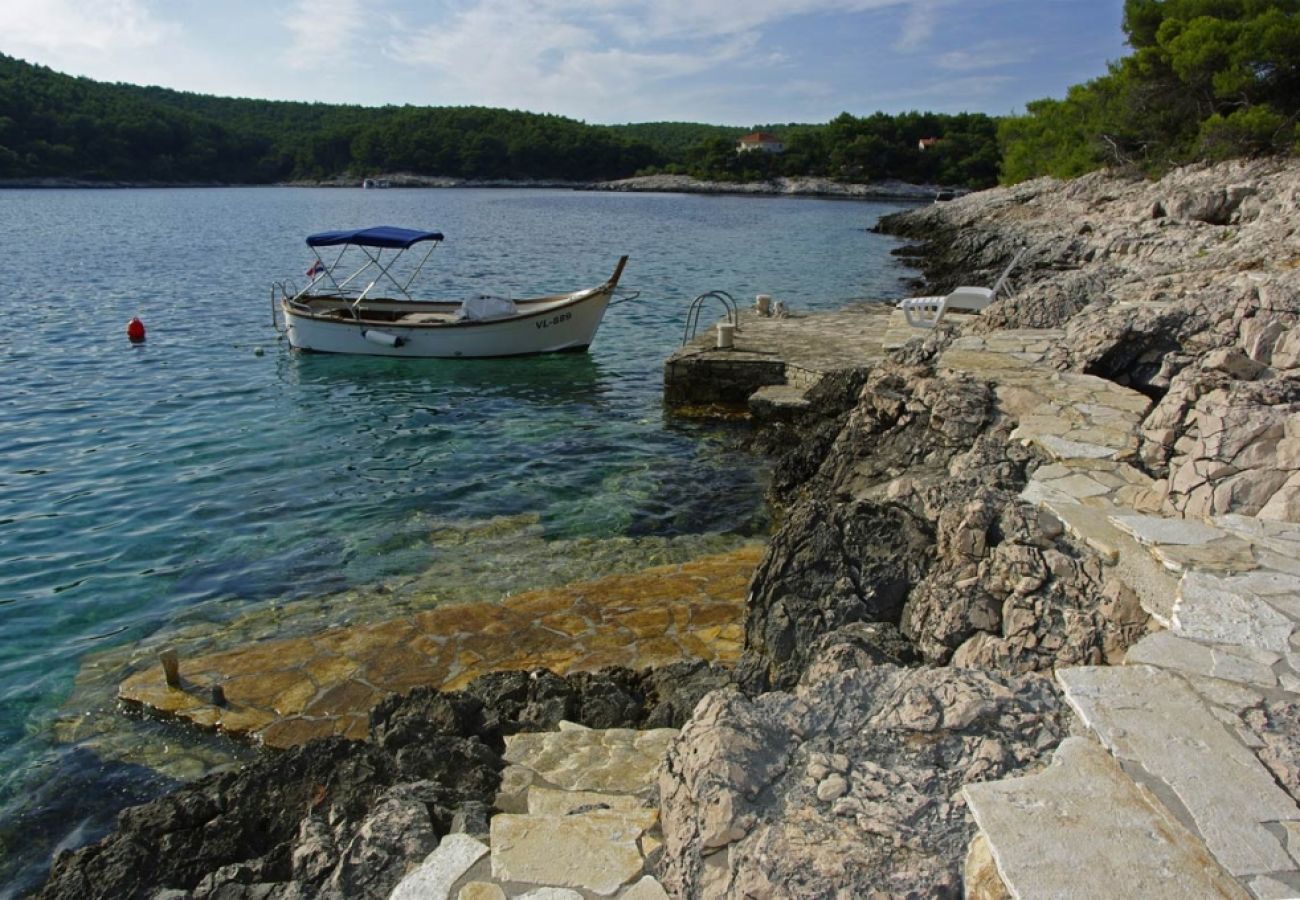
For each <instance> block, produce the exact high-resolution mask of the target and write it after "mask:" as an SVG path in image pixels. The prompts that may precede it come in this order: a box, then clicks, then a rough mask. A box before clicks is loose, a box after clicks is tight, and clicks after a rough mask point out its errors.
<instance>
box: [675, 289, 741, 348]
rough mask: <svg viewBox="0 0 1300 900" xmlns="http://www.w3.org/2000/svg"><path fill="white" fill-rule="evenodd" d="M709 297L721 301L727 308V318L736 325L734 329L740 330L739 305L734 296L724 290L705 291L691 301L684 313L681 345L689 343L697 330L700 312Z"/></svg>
mask: <svg viewBox="0 0 1300 900" xmlns="http://www.w3.org/2000/svg"><path fill="white" fill-rule="evenodd" d="M710 298H712V299H714V300H720V301H722V305H723V307H725V308H726V310H727V318H728V319H729V320H730V321H731V324H732V325H734V326H736V330H737V331H740V306H739V305H738V304H737V303H736V298H735V297H733V296H731V295H730V294H728V293H727V292H726V291H707V292H706V293H703V294H700V295H699V296H698V297H696V298H695V299H694V300H692V301H691V308H690V311H689V312H687V313H686V331H685V332H684V333H683V335H682V346H685V345H686V344H688V343H690V341H691V338H693V337H695V333H696V332H697V331H699V328H700V312H701V311H702V310H703V309H704V303H705V301H707V300H709V299H710Z"/></svg>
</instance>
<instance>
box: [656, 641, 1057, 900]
mask: <svg viewBox="0 0 1300 900" xmlns="http://www.w3.org/2000/svg"><path fill="white" fill-rule="evenodd" d="M1065 722H1066V718H1065V716H1063V715H1062V710H1061V708H1060V705H1059V701H1058V698H1057V696H1056V694H1055V692H1054V690H1053V688H1052V685H1051V682H1050V680H1049V679H1048V678H1046V677H1045V676H1042V675H1038V674H1028V675H1023V676H1016V677H1008V676H1000V675H995V674H984V673H979V672H975V671H972V670H958V669H900V668H898V667H896V666H892V665H888V664H884V665H878V666H874V667H872V668H869V669H851V670H847V671H844V672H840V673H838V674H834V675H829V676H828V677H826V678H824V679H822V680H819V681H815V682H807V683H804V684H801V685H800V686H799V687H798V689H797V690H795V691H794V692H792V693H783V692H778V693H769V694H764V695H761V696H759V697H756V698H754V699H748V698H746V697H744V696H743V695H741V694H739V693H736V692H727V693H723V692H719V693H716V694H711V695H709V696H708V697H706V698H705V700H704V701H703V703H702V704H701V706H700V708H699V709H698V710H697V712H696V715H695V716H694V717H693V719H692V721H691V722H690V723H688V724H687V726H686V727H685V728H684V729H683V731H682V734H681V736H680V737H679V738H678V739H677V741H676V742H675V743H674V745H673V747H672V749H671V751H670V753H669V757H668V763H667V767H666V769H665V771H664V774H663V775H662V776H661V778H660V797H661V802H662V804H663V806H662V816H663V823H662V825H663V831H664V839H665V848H664V849H665V855H664V859H663V862H662V863H661V867H660V874H661V878H662V879H663V881H664V886H665V888H666V889H667V890H668V891H669V893H670V894H671V895H673V896H692V897H745V896H768V895H774V894H779V895H782V896H793V897H825V896H871V895H872V892H873V891H878V892H881V893H883V894H887V895H891V896H892V895H899V896H903V895H909V894H910V895H915V896H950V897H956V896H959V895H960V891H961V887H960V885H961V870H962V861H963V858H964V856H965V852H966V846H967V844H968V842H969V840H970V837H971V835H972V831H971V826H970V823H969V820H968V818H967V817H966V815H965V810H964V804H963V803H962V801H961V800H960V799H959V798H958V797H957V789H958V788H959V787H960V786H961V785H962V784H965V783H969V782H973V781H980V780H984V779H989V778H997V777H1001V776H1002V775H1005V774H1007V773H1009V772H1014V771H1019V770H1020V769H1021V768H1022V767H1025V766H1032V765H1034V764H1035V763H1036V762H1038V761H1039V760H1041V759H1042V758H1043V756H1044V754H1046V753H1049V752H1050V750H1051V748H1052V747H1054V746H1055V744H1056V742H1057V741H1058V740H1060V738H1061V737H1062V736H1063V735H1064V733H1065V729H1066V724H1065ZM841 782H842V783H843V784H842V787H843V792H841ZM819 792H820V794H821V796H820V797H819Z"/></svg>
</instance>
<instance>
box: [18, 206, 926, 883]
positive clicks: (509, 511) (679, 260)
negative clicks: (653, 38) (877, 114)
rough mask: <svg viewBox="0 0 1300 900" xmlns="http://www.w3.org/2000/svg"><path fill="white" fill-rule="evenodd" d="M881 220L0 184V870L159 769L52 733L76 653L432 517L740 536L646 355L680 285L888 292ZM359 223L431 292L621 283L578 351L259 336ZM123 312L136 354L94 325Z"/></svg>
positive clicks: (279, 587)
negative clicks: (614, 301)
mask: <svg viewBox="0 0 1300 900" xmlns="http://www.w3.org/2000/svg"><path fill="white" fill-rule="evenodd" d="M893 208H894V207H893V206H888V205H883V204H870V203H848V202H835V201H822V200H810V199H776V198H728V197H692V196H681V195H620V194H597V193H575V192H564V191H525V190H487V191H485V190H479V191H470V190H388V191H364V192H363V191H359V190H304V189H273V188H268V189H206V190H124V191H108V190H105V191H0V234H3V235H4V236H5V245H4V247H3V248H2V249H0V274H3V278H2V279H0V283H2V284H3V293H2V294H0V305H2V306H3V309H4V312H5V319H6V327H5V328H4V330H3V331H0V366H2V367H3V368H2V370H0V371H2V372H3V378H0V884H2V883H4V882H5V881H6V880H7V881H9V883H10V886H11V888H12V887H14V886H16V885H20V884H21V883H22V881H23V879H24V878H28V879H29V878H30V877H31V872H32V871H35V869H31V868H27V869H23V868H22V867H23V866H27V865H28V864H30V863H31V862H32V859H36V865H37V867H39V865H40V864H41V863H40V859H41V858H43V857H44V856H45V855H46V854H48V852H49V851H50V849H52V847H53V845H54V843H55V842H57V841H63V842H64V843H65V844H75V843H77V842H78V841H83V840H86V839H88V838H91V837H94V836H96V834H97V832H98V830H99V829H101V828H102V826H103V823H102V821H101V819H102V816H101V817H97V816H96V814H95V810H96V809H97V808H98V806H97V803H98V805H99V806H104V807H112V806H113V805H114V804H115V803H116V804H118V805H120V803H122V802H126V801H129V800H134V799H139V798H140V797H142V796H147V795H148V794H149V793H150V792H151V791H154V790H158V789H160V788H161V787H162V786H165V784H166V783H168V782H167V779H164V778H161V777H160V776H153V775H151V774H150V773H149V772H148V771H146V770H144V769H140V768H139V767H132V766H123V765H121V764H117V763H110V762H108V761H106V760H105V759H103V758H102V756H101V755H100V754H99V753H98V752H97V751H96V749H95V748H94V747H93V746H90V745H78V743H77V742H76V741H72V742H68V741H67V740H66V739H60V738H58V737H57V736H56V730H55V729H54V727H53V724H52V723H54V722H55V721H56V720H57V718H58V716H59V710H60V707H61V706H62V705H63V703H64V702H65V700H66V699H67V697H68V696H69V695H70V693H71V692H72V691H73V686H74V679H75V678H76V676H77V672H78V668H79V666H80V665H81V662H82V660H83V659H84V658H85V657H86V656H87V655H88V654H91V653H98V652H102V651H104V650H105V649H106V648H112V647H114V646H116V645H124V644H128V643H130V642H134V641H139V640H141V639H143V638H145V637H147V636H148V635H151V634H154V633H156V632H158V631H159V630H160V629H167V628H169V627H172V626H174V624H175V623H176V622H178V621H181V620H183V619H184V617H185V616H186V615H187V613H189V612H190V611H192V610H193V609H195V608H197V607H202V608H204V609H207V610H214V609H215V610H217V612H216V613H215V614H214V615H215V617H216V618H218V619H220V618H221V617H222V616H229V617H232V618H233V617H234V616H236V615H239V614H240V613H241V612H244V611H247V610H249V609H251V608H256V607H257V606H258V605H259V604H268V603H280V602H284V601H285V600H292V599H294V598H302V597H311V596H314V595H318V594H329V593H337V592H340V591H343V590H345V589H347V588H350V587H355V586H357V585H365V584H371V583H375V582H377V581H380V580H382V579H384V578H389V577H392V576H394V575H401V574H404V573H411V572H416V571H418V570H420V569H421V567H423V566H426V565H427V564H428V556H429V549H428V546H429V537H428V536H429V530H430V523H431V522H434V521H436V522H440V523H447V522H452V523H455V522H476V521H481V520H483V519H487V518H490V517H494V516H525V517H530V518H529V521H531V522H533V523H534V528H533V532H532V536H533V538H535V539H540V540H543V541H557V542H558V541H565V540H572V539H575V538H584V537H591V538H602V539H603V538H608V537H612V536H677V537H681V536H689V535H708V534H727V533H744V532H747V531H756V530H761V529H762V528H763V527H764V524H763V519H762V512H761V486H760V484H759V480H758V477H757V476H756V475H755V474H754V473H755V470H756V467H755V466H754V464H753V461H752V460H749V459H747V458H745V457H744V456H743V454H742V453H740V452H739V451H737V450H736V449H735V447H734V444H733V443H732V442H729V441H728V440H726V439H725V436H724V437H719V435H718V434H717V433H715V432H713V431H711V430H708V429H705V428H703V427H702V426H695V425H689V424H682V423H675V422H674V421H672V420H670V419H666V418H665V416H664V415H663V412H662V408H661V404H660V389H661V373H662V363H663V360H664V358H665V357H666V356H667V355H668V354H669V353H670V352H671V351H672V350H673V349H674V348H675V347H676V346H677V345H678V343H679V342H680V340H681V330H682V326H683V323H684V317H685V313H686V310H687V306H688V302H689V300H690V299H691V298H692V297H693V296H695V295H696V294H699V293H702V292H704V291H706V290H711V289H724V290H727V291H730V292H732V293H733V294H735V295H736V296H737V297H738V298H741V299H743V300H745V301H747V302H752V299H753V295H754V294H755V293H759V292H764V293H770V294H773V295H774V296H776V297H778V298H780V299H783V300H784V301H785V302H786V303H787V304H789V305H790V306H791V307H793V308H796V309H831V308H837V307H839V306H842V305H844V304H845V303H847V302H849V301H851V300H855V299H861V298H871V297H889V296H894V295H896V294H897V293H898V279H899V277H900V276H901V275H902V274H903V270H902V269H901V267H899V266H898V264H897V263H896V262H894V261H893V260H892V259H891V258H890V257H889V256H888V250H889V248H890V247H891V246H892V242H891V241H889V239H886V238H883V237H879V236H876V235H872V234H869V233H867V231H866V230H865V229H866V228H867V227H869V226H870V225H872V224H873V223H874V222H875V220H876V219H877V217H878V216H879V215H881V214H882V213H884V212H887V211H890V210H892V209H893ZM373 224H398V225H406V226H410V227H420V228H437V229H440V230H442V231H444V232H445V234H446V235H447V240H446V242H445V244H443V245H442V246H441V247H440V248H439V249H437V250H436V251H435V253H434V256H433V277H432V278H431V279H430V280H429V284H430V287H431V288H433V292H435V293H438V294H441V295H446V296H452V297H455V296H464V295H466V294H468V293H469V292H470V291H472V290H487V291H490V292H493V293H503V294H510V295H512V296H529V295H533V294H536V293H542V292H551V291H555V290H560V289H572V288H577V287H585V286H589V285H592V284H596V283H598V282H599V281H601V280H603V279H604V278H605V277H607V276H608V274H609V272H610V271H611V270H612V267H613V265H614V262H615V261H616V259H617V257H618V256H619V255H620V254H623V253H627V254H629V255H630V256H631V262H630V263H629V266H628V269H627V272H626V274H625V276H624V285H625V286H626V287H629V288H633V289H637V290H640V291H641V292H642V294H641V297H640V299H639V300H637V301H635V302H632V303H626V304H622V305H619V306H616V307H613V308H612V309H611V310H610V311H609V313H608V314H607V316H606V320H605V323H604V325H603V326H602V328H601V331H600V332H599V334H598V336H597V339H596V342H595V344H594V345H593V347H592V349H591V351H590V353H589V354H586V355H562V356H556V357H544V358H533V359H522V360H505V361H436V360H429V361H389V360H380V359H369V358H342V357H326V356H312V355H295V354H292V353H290V352H289V351H288V349H287V348H286V347H285V346H284V344H283V343H280V342H278V341H277V339H276V335H275V333H274V332H273V330H272V328H271V324H270V303H269V284H270V281H271V280H272V279H273V278H281V277H285V276H296V277H297V278H298V280H299V282H300V283H301V281H302V277H301V272H302V270H303V269H304V268H305V266H306V264H307V263H308V262H309V260H310V258H311V257H310V256H309V253H308V251H307V249H306V247H305V246H304V244H303V237H304V236H305V235H306V234H308V233H311V232H314V231H319V230H327V229H333V228H342V227H350V226H359V225H373ZM134 315H139V316H140V317H141V318H142V319H143V320H144V321H145V323H146V325H147V326H148V329H149V337H148V340H147V342H146V343H144V344H143V345H131V344H129V343H128V342H127V341H126V339H125V336H124V333H123V330H124V327H125V324H126V321H127V320H128V319H129V318H130V317H131V316H134ZM259 350H261V351H262V352H261V353H260V354H259V352H258V351H259ZM488 562H489V563H490V560H489V561H488ZM503 564H504V563H503ZM70 785H72V788H71V790H70V788H69V786H70ZM70 793H71V794H73V795H75V797H76V799H75V801H74V800H69V799H68V798H69V794H70ZM33 822H36V823H37V824H36V825H33V824H32V823H33ZM37 832H40V833H41V834H42V835H49V836H50V837H48V839H43V840H44V842H42V840H34V839H33V835H34V834H36V833H37ZM24 873H25V874H24ZM0 893H3V888H0Z"/></svg>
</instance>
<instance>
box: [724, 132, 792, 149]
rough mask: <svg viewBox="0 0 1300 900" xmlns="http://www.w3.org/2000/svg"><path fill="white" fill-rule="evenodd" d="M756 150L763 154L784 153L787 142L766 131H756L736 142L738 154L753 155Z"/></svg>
mask: <svg viewBox="0 0 1300 900" xmlns="http://www.w3.org/2000/svg"><path fill="white" fill-rule="evenodd" d="M755 150H761V151H762V152H763V153H783V152H785V141H783V140H781V139H780V138H779V137H777V136H776V135H774V134H768V133H767V132H766V131H755V132H752V133H750V134H747V135H745V136H744V137H742V138H741V139H740V140H739V141H737V142H736V152H737V153H752V152H753V151H755Z"/></svg>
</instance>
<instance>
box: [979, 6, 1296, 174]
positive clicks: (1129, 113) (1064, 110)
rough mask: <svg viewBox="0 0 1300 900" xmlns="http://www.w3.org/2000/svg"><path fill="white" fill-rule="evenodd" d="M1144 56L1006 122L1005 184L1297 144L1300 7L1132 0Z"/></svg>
mask: <svg viewBox="0 0 1300 900" xmlns="http://www.w3.org/2000/svg"><path fill="white" fill-rule="evenodd" d="M1124 31H1125V33H1126V34H1127V35H1128V43H1129V46H1131V47H1132V48H1133V53H1132V54H1131V55H1130V56H1127V57H1125V58H1124V59H1122V60H1119V61H1118V62H1115V63H1112V64H1111V66H1110V71H1109V72H1108V73H1107V74H1106V75H1103V76H1102V77H1100V78H1098V79H1096V80H1094V81H1090V82H1088V83H1087V84H1083V85H1076V86H1075V87H1073V88H1071V89H1070V91H1069V93H1068V94H1067V95H1066V97H1065V99H1064V100H1051V99H1047V100H1037V101H1034V102H1032V103H1029V104H1028V113H1027V114H1026V115H1024V116H1019V117H1014V118H1009V119H1004V120H1003V121H1002V124H1001V127H1000V140H1001V149H1002V155H1003V176H1002V177H1003V181H1005V182H1008V183H1014V182H1017V181H1022V180H1024V179H1026V178H1032V177H1034V176H1036V175H1056V176H1058V177H1062V178H1069V177H1072V176H1075V175H1080V174H1082V173H1084V172H1088V171H1092V170H1093V169H1098V168H1101V167H1102V166H1106V165H1119V166H1132V167H1135V168H1138V169H1141V170H1143V171H1145V172H1147V173H1150V174H1155V173H1158V172H1161V171H1163V170H1165V169H1167V168H1169V167H1170V166H1174V165H1178V164H1181V163H1186V162H1190V161H1192V160H1197V159H1210V160H1215V159H1225V158H1229V157H1235V156H1249V155H1254V154H1259V153H1276V152H1282V151H1287V150H1290V149H1297V145H1298V144H1300V125H1297V117H1300V0H1125V3H1124Z"/></svg>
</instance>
